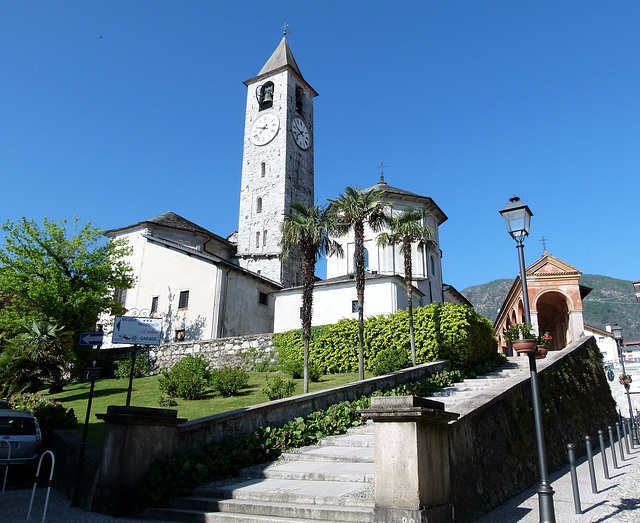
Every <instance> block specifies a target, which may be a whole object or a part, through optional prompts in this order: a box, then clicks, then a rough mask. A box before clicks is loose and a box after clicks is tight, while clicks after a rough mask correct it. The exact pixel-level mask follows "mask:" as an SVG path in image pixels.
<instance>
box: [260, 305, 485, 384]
mask: <svg viewBox="0 0 640 523" xmlns="http://www.w3.org/2000/svg"><path fill="white" fill-rule="evenodd" d="M413 323H414V331H415V340H416V357H417V360H418V363H426V362H430V361H436V360H441V359H447V360H450V361H451V363H452V365H453V366H456V367H462V368H472V367H474V366H475V365H477V364H478V363H480V362H482V361H484V360H486V359H487V358H489V357H491V355H492V354H495V353H496V351H497V342H496V339H495V337H494V335H493V328H492V326H491V322H490V321H489V320H488V319H486V318H485V317H483V316H481V315H479V314H478V313H477V312H475V311H474V310H473V308H471V307H468V306H465V305H457V304H453V303H432V304H431V305H427V306H425V307H420V308H417V309H414V311H413ZM273 342H274V345H275V346H276V348H277V350H278V358H279V360H280V361H281V362H283V363H284V362H287V361H290V360H299V361H301V360H302V358H303V344H302V335H301V331H300V330H292V331H288V332H283V333H280V334H275V335H274V336H273ZM364 343H365V366H366V369H367V370H373V369H375V368H379V367H380V366H381V365H383V364H384V362H383V361H378V360H379V359H380V360H382V359H384V358H385V354H388V353H387V352H386V351H388V350H389V349H392V350H394V351H403V352H404V353H405V354H406V355H407V357H408V358H410V350H411V349H410V341H409V313H408V312H407V311H399V312H397V313H395V314H391V315H386V316H385V315H381V316H374V317H371V318H367V319H366V320H365V326H364ZM309 360H310V361H311V362H312V363H313V364H315V365H316V366H317V367H318V368H319V369H320V370H321V371H322V372H323V373H333V372H355V371H357V370H358V322H357V320H349V319H344V320H340V321H339V322H338V323H335V324H333V325H323V326H321V327H314V328H313V329H312V330H311V344H310V347H309Z"/></svg>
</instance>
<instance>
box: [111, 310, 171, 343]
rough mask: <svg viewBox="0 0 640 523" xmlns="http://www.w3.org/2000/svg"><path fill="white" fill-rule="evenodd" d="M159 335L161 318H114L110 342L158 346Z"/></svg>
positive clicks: (160, 332)
mask: <svg viewBox="0 0 640 523" xmlns="http://www.w3.org/2000/svg"><path fill="white" fill-rule="evenodd" d="M161 334H162V319H161V318H136V317H133V316H116V320H115V323H114V325H113V334H112V336H111V342H112V343H130V344H132V345H160V336H161Z"/></svg>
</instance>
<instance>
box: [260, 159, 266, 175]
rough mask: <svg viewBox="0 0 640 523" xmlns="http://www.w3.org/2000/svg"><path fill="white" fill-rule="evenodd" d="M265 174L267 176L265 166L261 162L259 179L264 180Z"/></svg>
mask: <svg viewBox="0 0 640 523" xmlns="http://www.w3.org/2000/svg"><path fill="white" fill-rule="evenodd" d="M265 174H267V164H266V163H264V162H262V163H261V164H260V178H264V176H265Z"/></svg>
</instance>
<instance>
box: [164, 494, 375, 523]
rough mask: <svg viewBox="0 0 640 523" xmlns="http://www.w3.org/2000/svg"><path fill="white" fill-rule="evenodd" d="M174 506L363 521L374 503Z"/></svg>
mask: <svg viewBox="0 0 640 523" xmlns="http://www.w3.org/2000/svg"><path fill="white" fill-rule="evenodd" d="M170 508H171V509H180V510H195V511H199V512H200V513H213V512H221V513H225V514H243V515H247V516H254V517H255V516H262V517H264V516H268V517H278V518H289V519H293V520H295V521H301V520H302V521H306V520H312V521H318V520H320V521H341V522H354V523H360V522H363V521H369V518H370V517H371V514H372V513H373V505H371V506H369V507H346V506H338V505H317V504H314V503H286V502H266V501H263V502H261V503H260V504H255V503H253V502H248V501H247V500H237V499H216V498H199V497H195V496H191V497H186V498H180V500H176V502H175V503H172V506H171V507H170Z"/></svg>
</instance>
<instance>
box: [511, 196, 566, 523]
mask: <svg viewBox="0 0 640 523" xmlns="http://www.w3.org/2000/svg"><path fill="white" fill-rule="evenodd" d="M500 214H501V215H502V217H503V218H504V223H505V224H506V226H507V231H508V232H509V234H510V235H511V237H512V238H513V239H514V240H515V241H516V242H517V244H518V245H517V248H518V260H519V262H520V282H521V284H522V303H523V305H524V317H525V322H526V323H531V312H530V311H529V290H528V289H527V274H526V267H525V265H524V243H523V242H524V239H525V237H527V236H528V235H529V225H530V224H531V217H532V216H533V213H532V212H531V210H530V209H529V207H528V206H527V205H525V204H524V203H522V202H521V201H520V198H518V197H517V196H514V197H513V198H511V199H510V200H509V203H508V204H506V205H505V206H504V208H503V209H502V210H501V211H500ZM529 369H530V373H531V395H532V397H533V418H534V422H535V427H536V441H537V444H538V462H539V463H540V485H539V486H538V491H537V492H538V507H539V511H540V523H555V521H556V516H555V511H554V508H553V494H554V491H553V489H552V488H551V483H550V482H549V471H548V470H547V451H546V448H545V444H544V432H543V429H542V409H541V407H540V388H539V385H538V371H537V370H536V356H535V353H534V352H531V353H529Z"/></svg>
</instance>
